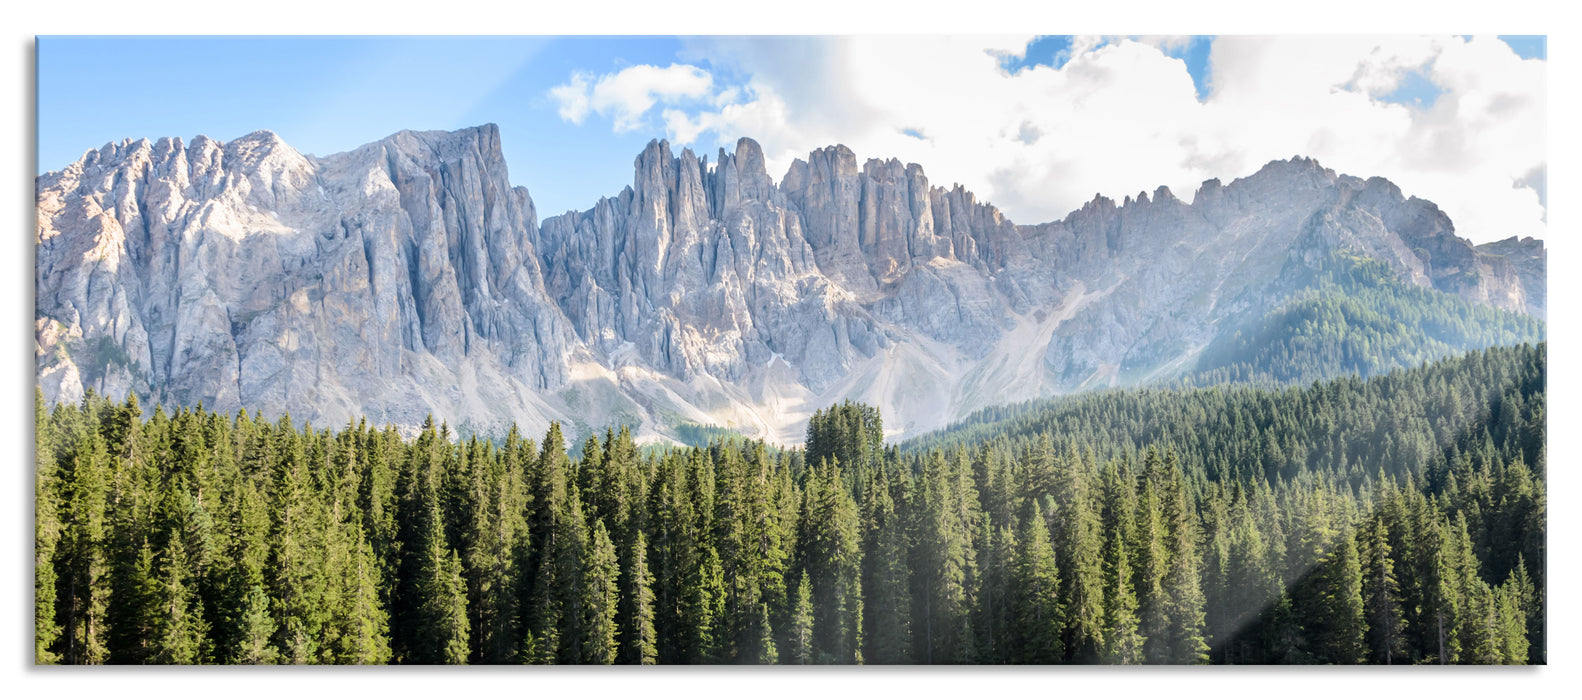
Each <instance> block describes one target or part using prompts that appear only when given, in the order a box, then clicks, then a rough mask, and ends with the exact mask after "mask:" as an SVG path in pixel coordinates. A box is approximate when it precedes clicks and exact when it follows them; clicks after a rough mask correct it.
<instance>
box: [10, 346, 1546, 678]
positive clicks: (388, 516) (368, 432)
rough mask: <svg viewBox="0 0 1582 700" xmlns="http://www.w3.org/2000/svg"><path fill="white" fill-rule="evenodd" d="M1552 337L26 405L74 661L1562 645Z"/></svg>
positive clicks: (44, 598) (1030, 659)
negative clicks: (298, 416)
mask: <svg viewBox="0 0 1582 700" xmlns="http://www.w3.org/2000/svg"><path fill="white" fill-rule="evenodd" d="M1545 357H1546V349H1545V346H1544V345H1543V344H1541V343H1540V344H1537V345H1519V346H1510V347H1499V348H1492V349H1488V350H1480V351H1473V352H1471V353H1469V354H1464V355H1457V356H1453V357H1449V358H1446V359H1440V360H1437V361H1434V362H1431V363H1427V364H1421V365H1418V366H1416V367H1414V368H1410V369H1397V370H1394V371H1390V372H1388V373H1379V374H1375V375H1373V376H1371V377H1367V378H1361V377H1357V376H1352V377H1345V378H1339V379H1332V380H1328V381H1321V382H1314V383H1311V384H1308V385H1305V386H1294V387H1274V386H1261V385H1259V386H1252V385H1220V386H1213V387H1207V388H1193V387H1190V386H1181V387H1175V388H1140V389H1119V390H1106V391H1099V392H1092V393H1086V394H1081V395H1075V396H1070V397H1064V398H1058V399H1051V400H1044V401H1039V402H1034V403H1029V404H1022V405H1016V406H1006V407H1000V408H994V409H987V410H985V411H981V412H979V413H977V414H975V415H973V416H972V417H971V418H969V419H968V420H966V421H963V422H961V423H958V424H956V425H954V426H952V427H951V428H948V429H946V430H943V431H939V432H936V433H933V434H930V435H926V436H924V437H922V438H918V439H914V440H911V441H908V442H905V443H901V444H887V443H886V441H885V440H884V437H883V436H884V429H883V416H881V415H880V414H879V412H878V411H877V410H876V409H874V408H871V407H869V406H865V405H863V404H859V403H852V402H846V403H842V404H838V405H833V406H830V407H828V408H826V409H824V410H821V411H819V412H817V413H816V414H815V415H814V416H813V417H812V419H811V421H810V423H809V426H808V429H807V439H806V443H805V445H803V446H802V447H799V448H796V449H783V448H781V447H778V446H775V445H768V444H764V443H761V442H754V441H750V440H746V439H743V438H740V437H734V436H730V435H728V434H718V435H710V436H708V437H709V440H710V441H709V442H707V443H706V444H703V446H700V447H680V446H677V447H652V446H639V445H637V444H635V443H634V440H633V439H632V437H631V435H630V433H629V432H628V431H627V430H626V429H623V428H620V427H615V428H612V429H610V430H607V431H603V432H597V433H594V434H591V435H567V434H563V432H562V427H561V426H560V425H555V424H552V425H550V426H549V427H548V430H547V433H545V434H543V435H523V434H521V433H519V432H518V431H517V430H516V429H515V428H513V429H511V431H510V432H509V434H507V435H504V436H502V437H500V438H499V439H484V438H482V437H477V436H466V437H462V436H460V435H458V434H457V433H455V432H453V431H452V430H451V429H450V428H449V427H448V426H446V425H443V424H438V425H437V424H435V422H434V421H432V420H431V421H430V422H429V423H427V424H426V425H425V426H424V427H423V429H422V430H421V432H419V433H417V434H416V435H415V436H412V435H409V436H403V435H402V434H401V433H400V432H398V431H397V430H396V429H395V428H393V427H384V428H379V427H375V426H371V425H368V424H366V423H356V424H351V425H345V426H341V427H339V428H338V429H325V428H322V427H318V426H310V425H306V424H300V423H295V422H293V420H292V419H291V417H290V416H280V417H279V418H278V419H275V420H269V419H266V418H265V417H264V416H262V415H261V414H249V413H248V412H246V411H242V412H239V413H237V414H236V415H220V414H215V413H212V412H209V411H206V410H205V409H203V407H202V406H198V407H196V408H182V409H176V410H174V412H170V411H167V410H165V409H163V408H159V407H154V408H152V409H151V410H150V409H149V408H148V407H145V406H142V405H140V404H139V402H138V400H137V397H136V395H135V394H131V395H129V396H128V397H127V399H126V400H125V401H123V402H115V401H111V400H108V399H105V398H103V397H100V396H96V395H94V394H93V393H92V392H91V391H90V392H89V394H88V396H87V397H86V398H84V399H83V400H82V401H81V402H80V404H60V405H56V406H53V407H50V406H48V405H46V403H45V401H44V399H43V395H42V393H40V394H38V395H37V397H36V399H35V401H36V425H37V451H36V454H37V458H36V460H37V461H36V465H35V466H36V470H37V471H36V493H35V497H36V508H35V512H36V531H35V536H36V549H35V562H34V563H35V567H34V571H35V584H34V585H35V587H34V594H35V606H36V607H35V651H34V654H35V659H36V661H37V662H39V663H61V664H1209V663H1212V664H1391V665H1396V664H1542V663H1544V662H1545V634H1546V630H1545V606H1546V603H1545V601H1546V596H1547V589H1546V577H1545V522H1546V517H1545V512H1546V495H1545V493H1546V487H1545V471H1546V463H1545V444H1546V441H1545V384H1546V380H1545Z"/></svg>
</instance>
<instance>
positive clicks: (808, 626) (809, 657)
mask: <svg viewBox="0 0 1582 700" xmlns="http://www.w3.org/2000/svg"><path fill="white" fill-rule="evenodd" d="M790 640H791V648H790V654H789V655H790V659H791V663H795V664H802V665H806V664H811V663H813V661H814V658H813V595H812V593H811V592H810V589H809V588H808V583H807V574H805V573H804V574H802V575H800V576H798V577H797V586H796V607H795V612H794V613H793V614H792V618H791V634H790Z"/></svg>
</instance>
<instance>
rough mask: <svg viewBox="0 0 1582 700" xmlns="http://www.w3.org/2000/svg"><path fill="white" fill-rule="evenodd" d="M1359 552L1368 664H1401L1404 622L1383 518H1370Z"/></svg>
mask: <svg viewBox="0 0 1582 700" xmlns="http://www.w3.org/2000/svg"><path fill="white" fill-rule="evenodd" d="M1371 522H1372V524H1371V526H1370V527H1369V529H1368V532H1367V540H1366V544H1367V546H1366V547H1365V548H1364V549H1363V555H1362V556H1363V561H1362V599H1363V606H1364V617H1365V618H1366V620H1367V624H1368V635H1367V637H1368V638H1367V647H1368V649H1370V650H1371V654H1372V656H1371V658H1370V661H1372V662H1373V663H1381V664H1384V665H1386V666H1388V665H1391V664H1394V663H1396V662H1397V660H1402V661H1405V660H1406V659H1405V656H1404V651H1405V648H1406V647H1405V638H1404V636H1403V635H1404V631H1405V629H1406V622H1405V619H1404V616H1403V615H1404V614H1403V612H1402V610H1401V601H1400V587H1399V585H1398V584H1397V583H1396V578H1395V561H1394V558H1393V557H1392V556H1391V554H1392V552H1391V549H1390V538H1389V533H1388V531H1387V530H1386V529H1385V527H1384V518H1383V517H1374V518H1373V519H1372V521H1371Z"/></svg>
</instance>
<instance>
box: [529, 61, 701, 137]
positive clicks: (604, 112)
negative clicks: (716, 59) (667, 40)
mask: <svg viewBox="0 0 1582 700" xmlns="http://www.w3.org/2000/svg"><path fill="white" fill-rule="evenodd" d="M713 85H714V79H713V76H711V75H709V72H708V71H706V70H703V69H702V68H699V67H697V66H690V65H685V64H677V63H672V64H670V65H669V66H667V67H664V68H660V67H658V66H651V65H640V66H631V67H629V68H625V69H622V70H621V71H620V72H617V73H610V74H608V75H605V76H602V77H600V78H599V79H598V82H593V80H592V76H590V75H588V74H586V73H580V72H579V73H573V74H572V76H571V80H570V81H569V82H567V83H565V84H563V85H557V86H555V87H554V88H551V89H550V91H549V96H550V98H551V99H553V100H554V101H555V102H556V103H557V104H558V105H559V113H560V117H561V118H562V119H565V120H567V121H569V122H571V123H573V124H581V123H582V120H583V119H584V118H586V117H587V115H588V112H589V111H590V110H591V111H593V112H596V113H598V114H599V116H602V117H607V118H609V119H610V120H611V121H613V122H614V127H615V130H616V131H617V132H625V131H636V130H637V129H640V128H643V127H645V126H647V124H646V123H645V122H644V116H645V115H647V113H648V111H649V110H650V109H653V108H654V106H655V105H656V104H659V103H660V102H665V103H671V102H675V101H678V100H683V99H698V98H703V97H706V96H708V95H709V94H710V93H711V92H712V88H713Z"/></svg>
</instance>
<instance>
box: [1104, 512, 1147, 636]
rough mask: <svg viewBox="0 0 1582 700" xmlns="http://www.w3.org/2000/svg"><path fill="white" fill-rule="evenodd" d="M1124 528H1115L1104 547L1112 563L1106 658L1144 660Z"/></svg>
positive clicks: (1108, 579) (1108, 581) (1107, 596)
mask: <svg viewBox="0 0 1582 700" xmlns="http://www.w3.org/2000/svg"><path fill="white" fill-rule="evenodd" d="M1122 533H1123V531H1121V530H1116V531H1115V533H1114V534H1113V535H1112V536H1111V538H1110V543H1109V545H1108V546H1107V547H1106V548H1105V560H1106V561H1107V562H1109V567H1110V569H1109V571H1108V572H1107V576H1106V588H1105V619H1104V661H1105V662H1106V663H1111V664H1140V663H1142V662H1143V637H1142V635H1141V634H1139V633H1138V631H1137V596H1136V595H1135V594H1133V593H1132V567H1131V563H1130V561H1129V559H1128V554H1127V549H1128V548H1127V546H1126V542H1125V538H1124V536H1123V534H1122Z"/></svg>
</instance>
